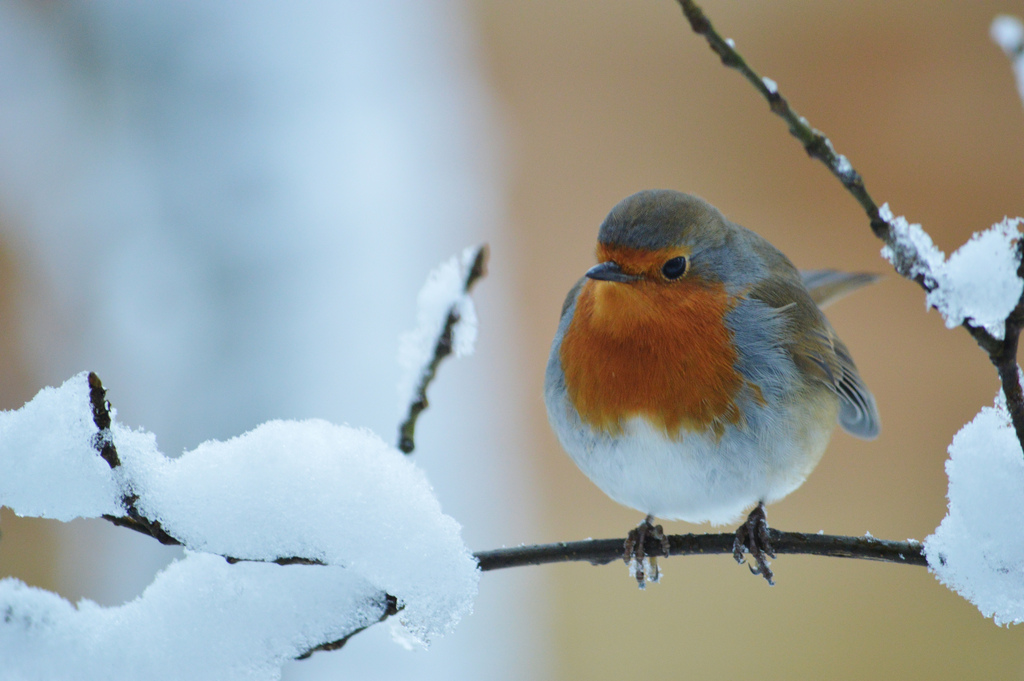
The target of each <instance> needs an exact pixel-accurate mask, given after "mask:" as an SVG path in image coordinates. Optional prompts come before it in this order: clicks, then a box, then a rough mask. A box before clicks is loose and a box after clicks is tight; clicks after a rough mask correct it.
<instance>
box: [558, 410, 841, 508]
mask: <svg viewBox="0 0 1024 681" xmlns="http://www.w3.org/2000/svg"><path fill="white" fill-rule="evenodd" d="M819 406H820V407H821V408H824V409H825V410H826V411H830V412H831V413H832V414H833V416H832V420H830V419H827V418H826V419H825V420H824V421H823V420H821V419H820V418H819V419H806V418H800V416H803V417H806V416H808V415H807V414H803V415H796V414H788V415H786V416H787V418H784V419H782V420H780V421H776V422H773V423H772V424H770V426H768V425H766V426H765V427H764V428H762V429H761V431H760V432H756V433H755V432H750V431H749V430H737V429H731V430H727V432H726V434H725V435H723V436H722V437H720V438H719V437H717V436H715V435H714V433H711V432H707V433H683V435H682V436H681V437H680V438H679V439H675V440H674V439H670V438H668V437H667V436H666V435H665V434H664V432H663V431H661V430H660V429H657V428H654V427H652V426H650V425H649V424H648V422H647V421H646V420H644V419H641V418H636V419H633V420H632V421H630V422H629V423H627V424H626V427H625V429H624V432H623V433H622V435H620V436H618V437H616V438H611V437H609V436H607V435H605V434H602V433H596V432H594V431H593V430H591V429H590V428H589V427H587V426H584V425H582V424H580V422H579V420H578V417H576V418H572V417H575V416H576V415H575V413H573V414H572V415H571V416H570V418H569V419H567V421H570V422H571V421H575V423H574V424H572V425H570V423H567V422H565V421H563V422H562V423H561V424H554V425H555V430H556V432H558V435H559V439H560V440H561V441H562V445H563V447H565V449H566V451H568V452H569V454H570V456H572V458H573V460H574V461H575V462H576V464H577V465H578V466H579V467H580V469H581V470H582V471H583V472H584V473H585V474H586V475H587V477H589V478H590V479H591V480H592V481H593V482H594V484H596V485H597V486H598V487H600V488H601V489H602V490H603V491H604V492H605V493H606V494H607V495H608V496H610V497H611V498H612V499H614V500H615V501H617V502H619V503H621V504H624V505H626V506H630V507H632V508H635V509H637V510H638V511H641V512H642V513H647V514H651V515H653V516H655V517H657V518H663V519H667V520H685V521H687V522H692V523H700V522H711V523H712V524H716V525H720V524H724V523H728V522H732V521H734V520H736V519H737V518H738V517H740V516H741V515H742V513H743V512H744V511H745V510H746V509H749V508H750V507H752V506H754V505H755V504H757V503H758V502H759V501H764V502H765V503H770V502H772V501H777V500H779V499H781V498H782V497H784V496H786V495H787V494H789V493H790V492H792V491H793V490H795V489H796V488H797V487H799V486H800V484H801V483H802V482H803V481H804V480H805V479H806V477H807V475H808V474H809V473H810V472H811V470H812V469H813V468H814V466H815V465H816V464H817V463H818V461H819V460H820V458H821V455H822V453H823V452H824V450H825V447H826V445H827V444H828V440H829V437H830V436H831V433H832V430H833V429H834V426H830V427H824V426H821V425H819V426H816V427H811V428H806V427H801V426H800V425H799V424H801V423H809V422H810V423H817V424H821V423H831V424H835V420H834V418H835V415H834V414H835V410H836V405H833V404H829V403H826V404H823V405H819ZM552 420H553V421H554V419H552ZM559 426H561V427H559ZM566 426H569V427H566Z"/></svg>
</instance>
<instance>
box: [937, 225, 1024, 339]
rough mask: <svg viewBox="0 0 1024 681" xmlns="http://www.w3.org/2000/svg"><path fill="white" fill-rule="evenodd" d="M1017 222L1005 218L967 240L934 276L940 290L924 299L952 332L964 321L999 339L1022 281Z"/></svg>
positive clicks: (1017, 298) (1018, 297)
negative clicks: (937, 312)
mask: <svg viewBox="0 0 1024 681" xmlns="http://www.w3.org/2000/svg"><path fill="white" fill-rule="evenodd" d="M1021 222H1022V220H1021V219H1020V218H1014V219H1009V218H1005V219H1003V221H1002V222H1000V223H998V224H995V225H993V226H992V227H991V228H990V229H987V230H985V231H984V232H979V233H977V234H975V235H974V236H972V237H971V239H970V241H968V242H967V243H966V244H964V245H963V246H961V247H960V248H959V249H958V250H957V251H956V252H955V253H954V254H953V255H951V256H949V260H948V261H946V263H945V264H944V265H943V266H942V267H941V268H940V269H939V271H938V272H937V273H936V280H937V282H938V284H939V286H938V288H936V289H935V290H934V291H932V292H931V293H929V294H928V304H929V305H933V306H934V307H935V308H937V309H938V310H939V311H940V312H942V315H943V317H945V319H946V326H948V327H950V328H953V327H954V326H959V325H960V324H962V323H963V321H964V320H965V319H967V320H969V321H970V322H971V323H973V324H975V325H977V326H983V327H985V330H986V331H988V332H989V333H990V334H992V335H993V336H994V337H996V338H1002V337H1003V332H1004V323H1005V321H1006V317H1007V316H1008V315H1009V314H1010V312H1012V311H1013V308H1015V307H1016V306H1017V302H1018V301H1019V300H1020V296H1021V292H1022V291H1024V281H1021V278H1020V277H1019V276H1017V268H1018V267H1019V266H1020V261H1019V260H1018V258H1017V242H1018V241H1019V240H1020V238H1021V233H1020V230H1019V229H1018V227H1019V225H1020V224H1021Z"/></svg>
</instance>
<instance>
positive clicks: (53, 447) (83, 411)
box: [0, 373, 124, 521]
mask: <svg viewBox="0 0 1024 681" xmlns="http://www.w3.org/2000/svg"><path fill="white" fill-rule="evenodd" d="M95 435H97V428H96V425H95V423H93V420H92V407H91V405H90V402H89V380H88V376H87V374H85V373H81V374H78V375H77V376H74V377H72V378H70V379H68V380H67V381H65V382H64V385H62V386H60V387H59V388H44V389H43V390H42V391H40V392H39V394H38V395H36V396H35V397H34V398H33V399H32V401H31V402H29V403H27V404H26V405H25V406H23V407H22V408H21V409H18V410H17V411H3V412H0V504H2V505H4V506H7V507H8V508H10V509H11V510H13V511H14V512H15V513H17V514H18V515H23V516H33V517H37V518H54V519H56V520H65V521H67V520H73V519H74V518H95V517H97V516H100V515H103V514H104V513H110V514H116V515H122V514H123V513H124V509H123V508H122V506H121V493H120V488H119V487H118V483H117V481H116V475H115V473H114V471H112V470H111V468H110V466H109V465H108V464H107V462H106V461H104V460H103V459H102V458H101V457H100V456H99V454H98V453H97V451H96V449H95V448H94V447H93V444H92V439H93V437H94V436H95Z"/></svg>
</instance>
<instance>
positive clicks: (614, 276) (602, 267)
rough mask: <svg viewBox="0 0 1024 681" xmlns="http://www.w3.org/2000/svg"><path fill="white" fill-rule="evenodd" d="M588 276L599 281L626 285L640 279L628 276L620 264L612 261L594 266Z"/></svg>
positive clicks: (631, 275) (632, 275) (588, 271)
mask: <svg viewBox="0 0 1024 681" xmlns="http://www.w3.org/2000/svg"><path fill="white" fill-rule="evenodd" d="M587 276H588V277H590V278H591V279H597V280H599V281H618V282H621V283H624V284H625V283H629V282H631V281H636V280H637V279H639V278H640V277H638V276H636V275H634V274H626V273H625V272H623V271H622V268H621V267H619V265H618V263H615V262H613V261H611V260H606V261H604V262H603V263H600V264H598V265H594V266H593V267H591V268H590V269H589V270H587Z"/></svg>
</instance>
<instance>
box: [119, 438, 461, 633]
mask: <svg viewBox="0 0 1024 681" xmlns="http://www.w3.org/2000/svg"><path fill="white" fill-rule="evenodd" d="M112 430H113V433H114V444H115V446H116V447H117V450H118V453H119V454H120V456H121V459H122V461H123V462H124V463H123V466H124V467H125V469H126V476H127V478H128V479H129V480H131V485H132V491H133V492H134V494H136V495H138V497H139V499H138V501H137V502H136V507H137V508H138V509H139V510H140V511H141V512H142V514H143V515H145V516H146V517H147V518H149V519H151V520H157V521H159V522H160V524H161V526H162V527H163V529H164V530H166V531H167V532H169V533H170V534H171V535H172V536H174V537H175V538H177V539H179V540H181V541H182V542H184V544H185V545H186V546H188V547H189V548H191V549H194V550H199V551H207V552H210V553H216V554H219V555H224V556H231V557H233V558H246V559H252V560H268V561H273V560H274V559H276V558H288V557H293V556H301V557H304V558H310V559H316V560H320V561H323V562H325V563H327V564H329V565H342V566H345V567H347V568H348V569H349V570H351V571H353V572H355V573H356V574H358V575H360V576H361V577H362V578H363V579H365V580H367V581H368V582H369V583H370V584H372V585H373V586H375V587H376V588H378V589H379V590H381V591H386V592H387V593H390V594H392V595H394V596H396V597H398V598H399V600H400V605H403V606H404V609H403V610H402V611H401V613H400V618H401V620H402V622H403V623H404V624H405V625H406V626H407V627H408V629H409V630H410V632H411V634H412V635H413V636H415V637H416V638H418V639H420V640H422V641H424V642H426V641H429V640H430V639H431V638H432V637H435V636H437V635H440V634H444V633H446V632H448V631H450V630H451V629H452V628H453V627H454V626H455V624H457V623H458V621H459V619H460V618H461V617H462V616H463V615H465V614H467V613H468V612H469V611H470V610H471V609H472V602H473V598H474V597H475V595H476V589H477V581H478V578H479V572H478V571H477V569H476V560H475V559H474V558H473V556H472V554H471V553H470V552H469V550H468V549H467V548H466V546H465V544H464V543H463V542H462V539H461V537H460V530H461V528H460V527H459V525H458V523H456V522H455V521H454V520H453V519H452V518H450V517H449V516H446V515H444V514H443V513H442V512H441V506H440V504H439V503H438V501H437V499H436V498H435V497H434V493H433V490H432V488H431V487H430V483H429V482H428V481H427V479H426V476H425V475H424V474H423V472H422V470H420V469H419V468H418V467H416V465H415V464H414V463H413V462H412V461H411V460H410V459H409V457H407V456H404V455H403V454H402V453H401V452H399V451H398V450H397V449H395V448H393V447H391V446H389V445H387V444H385V443H384V441H383V440H381V439H380V438H379V437H377V436H376V435H375V434H373V433H371V432H369V431H366V430H358V429H355V428H351V427H348V426H338V425H334V424H331V423H328V422H326V421H321V420H309V421H269V422H267V423H264V424H262V425H260V426H258V427H257V428H255V429H254V430H251V431H249V432H248V433H245V434H244V435H241V436H238V437H235V438H232V439H230V440H228V441H226V442H217V441H210V442H204V443H203V444H201V445H199V446H198V447H196V449H194V450H192V451H190V452H186V453H185V454H184V455H182V456H181V457H179V458H177V459H168V458H166V457H164V456H163V455H161V454H160V453H159V452H158V451H156V448H155V442H154V441H153V439H152V436H151V435H150V434H148V433H140V432H137V431H132V430H130V429H127V428H124V427H123V426H120V425H119V424H115V425H114V426H113V427H112Z"/></svg>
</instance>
